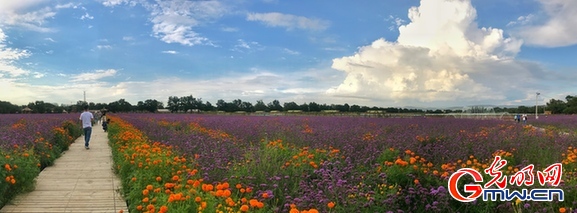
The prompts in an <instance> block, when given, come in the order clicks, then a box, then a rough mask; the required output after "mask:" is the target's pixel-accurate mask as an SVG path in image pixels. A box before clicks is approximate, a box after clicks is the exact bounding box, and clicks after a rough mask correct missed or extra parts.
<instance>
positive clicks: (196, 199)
mask: <svg viewBox="0 0 577 213" xmlns="http://www.w3.org/2000/svg"><path fill="white" fill-rule="evenodd" d="M194 201H195V202H197V203H198V202H200V201H202V198H200V197H195V198H194Z"/></svg>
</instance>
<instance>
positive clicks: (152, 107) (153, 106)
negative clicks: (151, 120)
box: [138, 99, 163, 112]
mask: <svg viewBox="0 0 577 213" xmlns="http://www.w3.org/2000/svg"><path fill="white" fill-rule="evenodd" d="M141 104H142V105H141ZM162 107H163V104H162V102H159V101H157V100H155V99H148V100H146V101H144V102H142V101H140V102H138V110H140V111H148V112H156V111H158V109H160V108H162Z"/></svg>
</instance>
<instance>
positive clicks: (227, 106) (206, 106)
mask: <svg viewBox="0 0 577 213" xmlns="http://www.w3.org/2000/svg"><path fill="white" fill-rule="evenodd" d="M565 99H566V100H565V101H563V100H556V99H551V100H550V101H549V102H548V103H547V104H546V106H540V107H539V108H538V110H539V113H543V112H544V111H545V110H547V111H551V113H553V114H562V113H563V114H575V113H577V96H567V97H566V98H565ZM84 105H88V107H89V109H90V110H106V111H110V112H157V111H158V110H159V109H166V110H168V111H170V112H172V113H176V112H209V111H224V112H238V111H243V112H260V111H262V112H271V111H278V112H289V111H299V112H301V111H302V112H321V111H325V110H333V111H338V112H359V113H360V112H368V111H371V110H374V111H377V110H378V111H380V112H383V113H461V112H463V111H462V110H460V109H456V110H455V109H453V110H451V109H445V110H441V109H436V110H423V109H407V108H395V107H386V108H385V107H376V106H373V107H368V106H360V105H356V104H353V105H349V104H348V103H345V104H324V103H323V104H319V103H316V102H308V103H302V104H298V103H296V102H294V101H291V102H284V103H282V104H281V102H280V101H278V100H273V101H271V102H269V103H265V102H264V101H263V100H258V101H256V103H255V104H253V103H251V102H247V101H242V100H241V99H235V100H233V101H230V102H227V101H225V100H223V99H219V100H217V102H216V103H215V104H214V105H213V104H212V103H210V102H209V101H203V100H202V98H196V97H194V96H192V95H188V96H181V97H178V96H170V97H168V101H167V102H166V106H165V105H164V103H163V102H161V101H158V100H155V99H147V100H144V101H138V102H137V103H136V105H133V104H131V103H130V102H128V101H126V100H125V99H119V100H117V101H113V102H110V103H93V102H89V103H86V102H84V101H77V102H76V104H70V105H64V104H60V105H58V104H54V103H48V102H44V101H35V102H30V103H28V104H27V105H22V106H18V105H14V104H12V103H10V102H7V101H1V100H0V113H21V112H23V109H25V108H28V109H30V112H31V113H63V112H79V111H81V110H82V106H84ZM493 110H494V112H495V113H502V112H508V113H535V107H534V106H518V107H511V108H507V107H503V108H501V107H495V108H493Z"/></svg>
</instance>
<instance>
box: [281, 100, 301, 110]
mask: <svg viewBox="0 0 577 213" xmlns="http://www.w3.org/2000/svg"><path fill="white" fill-rule="evenodd" d="M284 110H285V111H289V110H299V105H298V104H297V103H295V102H294V101H291V102H288V103H287V102H285V103H284Z"/></svg>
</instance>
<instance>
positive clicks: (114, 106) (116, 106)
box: [108, 99, 132, 112]
mask: <svg viewBox="0 0 577 213" xmlns="http://www.w3.org/2000/svg"><path fill="white" fill-rule="evenodd" d="M108 107H109V108H110V109H109V110H110V111H111V112H130V111H131V110H132V104H130V103H129V102H128V101H126V100H124V99H120V100H118V101H114V102H111V103H110V104H108Z"/></svg>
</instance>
